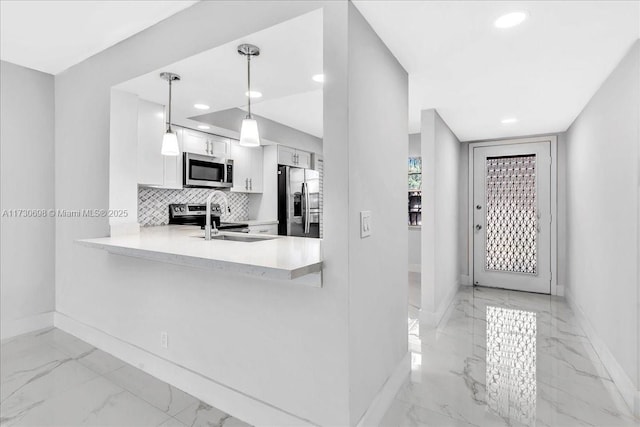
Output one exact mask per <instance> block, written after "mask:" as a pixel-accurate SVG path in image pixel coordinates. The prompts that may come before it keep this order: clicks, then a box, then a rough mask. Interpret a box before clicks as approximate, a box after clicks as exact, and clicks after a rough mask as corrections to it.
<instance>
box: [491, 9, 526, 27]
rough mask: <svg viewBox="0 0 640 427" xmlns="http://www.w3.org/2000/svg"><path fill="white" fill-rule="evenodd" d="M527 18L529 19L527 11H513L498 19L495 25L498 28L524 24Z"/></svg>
mask: <svg viewBox="0 0 640 427" xmlns="http://www.w3.org/2000/svg"><path fill="white" fill-rule="evenodd" d="M525 19H527V12H511V13H507V14H506V15H502V16H501V17H500V18H498V19H496V21H495V22H494V23H493V25H495V26H496V28H511V27H515V26H516V25H520V24H522V23H523V22H524V20H525Z"/></svg>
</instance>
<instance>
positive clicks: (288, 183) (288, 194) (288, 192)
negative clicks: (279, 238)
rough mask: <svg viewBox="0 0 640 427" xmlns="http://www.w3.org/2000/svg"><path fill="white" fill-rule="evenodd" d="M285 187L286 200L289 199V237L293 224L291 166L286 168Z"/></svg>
mask: <svg viewBox="0 0 640 427" xmlns="http://www.w3.org/2000/svg"><path fill="white" fill-rule="evenodd" d="M284 178H285V185H286V198H287V236H291V222H292V221H293V212H292V209H293V206H291V174H290V173H289V166H287V167H286V168H285V177H284Z"/></svg>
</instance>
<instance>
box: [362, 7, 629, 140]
mask: <svg viewBox="0 0 640 427" xmlns="http://www.w3.org/2000/svg"><path fill="white" fill-rule="evenodd" d="M354 4H355V5H356V7H357V8H358V10H359V11H360V12H361V13H362V14H363V15H364V17H365V18H366V19H367V21H369V23H370V24H371V26H372V27H373V28H374V30H375V31H376V32H377V33H378V35H379V36H380V38H381V39H382V40H383V41H384V42H385V44H386V45H387V46H388V47H389V49H390V50H391V51H392V52H393V54H394V55H395V56H396V57H397V58H398V60H399V61H400V63H401V64H402V65H403V66H404V68H405V69H406V70H407V71H408V73H409V114H410V116H409V129H410V132H411V133H414V132H419V130H420V111H421V110H423V109H429V108H436V109H437V110H438V112H439V113H440V115H441V116H442V118H443V119H444V120H445V121H446V122H447V124H448V125H449V127H451V129H452V130H453V131H454V133H455V134H456V135H457V136H458V138H459V139H461V140H479V139H491V138H503V137H510V136H521V135H533V134H541V133H551V132H557V131H564V130H566V129H567V127H568V126H569V125H570V124H571V123H572V122H573V120H574V119H575V118H576V116H577V115H578V114H579V113H580V111H581V110H582V109H583V108H584V106H585V105H586V103H587V102H588V101H589V99H590V98H591V97H592V96H593V94H594V93H595V92H596V90H597V89H598V88H599V87H600V85H601V84H602V83H603V82H604V80H605V79H606V77H607V76H608V75H609V74H610V73H611V71H613V69H614V68H615V67H616V65H617V64H618V62H619V61H620V60H621V59H622V58H623V56H624V55H625V53H626V52H627V51H628V49H629V48H630V47H631V45H632V44H633V42H634V41H635V40H637V39H638V37H639V36H640V29H639V26H640V2H637V1H626V2H618V1H611V0H609V1H523V2H514V1H400V0H395V1H379V0H374V1H362V0H354ZM519 10H524V11H527V12H528V13H529V19H527V20H526V21H525V22H524V23H523V24H522V25H520V26H517V27H514V28H511V29H497V28H495V27H494V26H493V22H494V21H495V19H496V18H498V17H499V16H501V15H503V14H505V13H508V12H512V11H519ZM508 117H516V118H517V119H518V122H516V123H512V124H508V125H505V124H502V123H501V120H502V119H504V118H508Z"/></svg>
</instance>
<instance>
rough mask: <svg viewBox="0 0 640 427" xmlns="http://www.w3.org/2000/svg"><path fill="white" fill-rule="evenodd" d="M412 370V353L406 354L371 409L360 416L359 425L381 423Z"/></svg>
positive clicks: (367, 425) (362, 426) (374, 400)
mask: <svg viewBox="0 0 640 427" xmlns="http://www.w3.org/2000/svg"><path fill="white" fill-rule="evenodd" d="M410 372H411V353H409V352H407V354H405V355H404V357H403V358H402V360H401V361H400V363H398V366H396V369H395V371H394V372H393V373H392V374H391V376H390V377H389V378H388V379H387V382H385V383H384V385H383V386H382V388H381V389H380V391H379V392H378V394H377V395H376V397H374V399H373V401H372V402H371V405H370V406H369V409H367V411H366V412H365V413H364V415H363V416H362V417H361V418H360V421H359V422H358V424H357V427H370V426H377V425H380V422H381V421H382V418H383V417H384V415H385V414H386V413H387V411H388V410H389V407H390V406H391V403H392V402H393V399H394V398H395V397H396V394H398V391H400V388H401V387H402V385H403V384H404V381H405V380H406V379H407V377H408V376H409V373H410Z"/></svg>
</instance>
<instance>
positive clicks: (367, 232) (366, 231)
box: [360, 211, 372, 238]
mask: <svg viewBox="0 0 640 427" xmlns="http://www.w3.org/2000/svg"><path fill="white" fill-rule="evenodd" d="M371 226H372V223H371V211H361V212H360V238H365V237H367V236H371Z"/></svg>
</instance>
